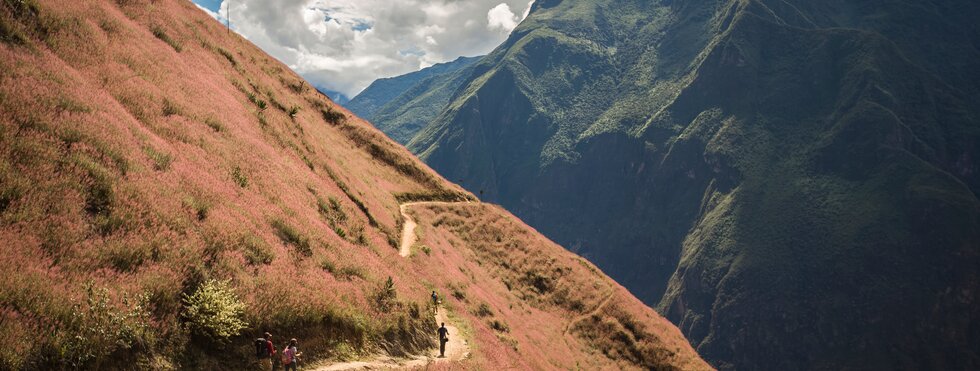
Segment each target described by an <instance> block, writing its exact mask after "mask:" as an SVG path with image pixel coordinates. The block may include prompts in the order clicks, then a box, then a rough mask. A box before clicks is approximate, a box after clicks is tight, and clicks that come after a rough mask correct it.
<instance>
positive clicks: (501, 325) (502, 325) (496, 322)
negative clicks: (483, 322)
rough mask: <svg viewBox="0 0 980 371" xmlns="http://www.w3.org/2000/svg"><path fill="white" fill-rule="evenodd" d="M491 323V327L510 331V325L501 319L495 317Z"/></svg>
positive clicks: (501, 330)
mask: <svg viewBox="0 0 980 371" xmlns="http://www.w3.org/2000/svg"><path fill="white" fill-rule="evenodd" d="M489 324H490V328H492V329H494V330H496V331H498V332H510V326H507V324H506V323H503V322H501V321H500V320H496V319H495V320H493V321H490V322H489Z"/></svg>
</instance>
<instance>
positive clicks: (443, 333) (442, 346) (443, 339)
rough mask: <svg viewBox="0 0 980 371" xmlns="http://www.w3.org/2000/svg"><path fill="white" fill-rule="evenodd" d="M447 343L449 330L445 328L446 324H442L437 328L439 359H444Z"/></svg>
mask: <svg viewBox="0 0 980 371" xmlns="http://www.w3.org/2000/svg"><path fill="white" fill-rule="evenodd" d="M448 342H449V329H447V328H446V323H445V322H443V323H442V327H440V328H439V358H446V343H448Z"/></svg>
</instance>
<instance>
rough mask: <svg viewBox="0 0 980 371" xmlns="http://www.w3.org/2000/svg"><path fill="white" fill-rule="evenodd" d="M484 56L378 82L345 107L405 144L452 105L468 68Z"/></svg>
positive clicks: (459, 60)
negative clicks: (451, 100) (449, 104)
mask: <svg viewBox="0 0 980 371" xmlns="http://www.w3.org/2000/svg"><path fill="white" fill-rule="evenodd" d="M480 58H482V57H459V58H457V59H456V60H454V61H451V62H446V63H439V64H435V65H432V66H429V67H426V68H423V69H421V70H419V71H416V72H412V73H408V74H405V75H401V76H396V77H390V78H383V79H378V80H375V81H374V82H373V83H371V85H370V86H368V87H367V88H366V89H364V91H362V92H361V93H360V94H358V95H357V96H356V97H354V99H351V101H350V102H349V103H347V104H345V105H344V106H345V107H347V108H348V109H350V110H351V112H354V113H355V114H357V115H358V116H360V117H364V118H365V119H367V120H368V121H370V122H375V123H378V124H377V125H379V129H381V130H382V131H384V132H385V133H386V134H388V136H390V137H391V138H392V139H394V140H395V141H397V142H399V143H402V144H406V143H408V141H409V140H410V139H411V138H412V137H413V136H415V133H417V132H418V131H419V130H421V129H422V127H423V126H425V125H426V124H427V123H429V122H431V121H432V120H434V119H435V116H436V115H437V114H439V112H440V111H441V110H442V108H443V107H444V106H445V105H446V104H447V103H449V99H450V98H451V97H452V93H453V92H455V90H456V89H458V88H459V87H460V85H461V84H462V83H463V82H464V81H465V80H464V79H465V77H466V76H467V75H468V74H467V73H466V72H465V71H466V70H467V67H469V66H471V65H472V64H473V63H476V62H477V61H479V60H480Z"/></svg>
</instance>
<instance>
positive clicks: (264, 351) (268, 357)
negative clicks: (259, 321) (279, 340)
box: [255, 332, 276, 371]
mask: <svg viewBox="0 0 980 371" xmlns="http://www.w3.org/2000/svg"><path fill="white" fill-rule="evenodd" d="M275 355H276V346H275V345H272V334H270V333H268V332H266V333H265V334H263V337H260V338H258V339H255V356H256V357H258V358H259V368H260V369H261V370H263V371H272V357H273V356H275Z"/></svg>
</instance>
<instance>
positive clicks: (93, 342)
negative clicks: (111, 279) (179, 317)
mask: <svg viewBox="0 0 980 371" xmlns="http://www.w3.org/2000/svg"><path fill="white" fill-rule="evenodd" d="M85 291H86V300H85V302H84V303H81V304H75V305H73V306H72V309H71V312H70V314H69V316H68V318H67V321H66V322H65V323H64V324H62V327H61V328H60V329H58V332H57V334H56V335H55V339H54V346H55V349H56V352H57V353H58V354H57V356H58V359H60V362H62V363H63V364H65V365H67V366H70V368H73V369H86V368H97V365H99V364H101V363H102V362H103V361H105V360H106V359H108V358H110V355H112V354H113V353H114V352H116V351H119V350H131V349H134V348H135V349H148V348H150V347H151V346H152V344H153V342H154V338H153V336H152V334H153V330H152V329H151V328H150V325H149V323H150V313H149V310H148V309H147V298H146V297H145V296H138V297H137V298H136V299H135V300H131V299H129V298H127V297H125V296H124V297H123V299H122V305H121V306H118V305H115V304H113V303H112V300H111V299H110V295H109V291H108V290H107V289H105V288H95V287H93V286H92V285H91V284H86V285H85Z"/></svg>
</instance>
